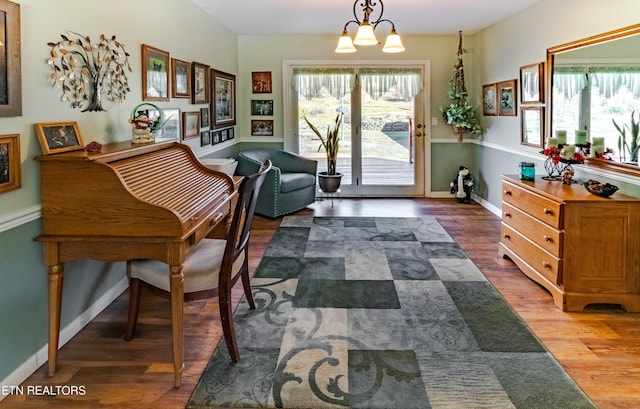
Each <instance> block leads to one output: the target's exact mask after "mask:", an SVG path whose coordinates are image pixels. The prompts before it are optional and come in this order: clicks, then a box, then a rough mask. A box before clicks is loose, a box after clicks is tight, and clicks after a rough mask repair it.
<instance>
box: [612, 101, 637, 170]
mask: <svg viewBox="0 0 640 409" xmlns="http://www.w3.org/2000/svg"><path fill="white" fill-rule="evenodd" d="M635 116H636V111H633V112H631V126H629V124H624V125H622V126H619V125H618V124H617V123H616V120H615V119H613V118H612V119H611V120H612V121H613V125H614V126H615V127H616V130H617V131H618V132H619V133H620V136H619V137H618V151H620V156H622V157H623V160H624V159H626V155H625V151H628V152H629V156H630V159H631V162H632V163H634V164H637V163H638V152H639V151H640V119H638V121H636V120H635ZM627 129H628V130H629V131H630V132H631V146H629V144H628V143H627Z"/></svg>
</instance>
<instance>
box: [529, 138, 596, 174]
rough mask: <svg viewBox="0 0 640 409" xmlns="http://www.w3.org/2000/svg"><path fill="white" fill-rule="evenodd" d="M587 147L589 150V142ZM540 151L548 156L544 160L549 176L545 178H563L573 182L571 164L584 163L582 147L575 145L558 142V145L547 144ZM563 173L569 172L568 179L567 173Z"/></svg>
mask: <svg viewBox="0 0 640 409" xmlns="http://www.w3.org/2000/svg"><path fill="white" fill-rule="evenodd" d="M586 148H587V150H588V149H589V145H588V144H587V146H586ZM540 153H542V154H544V156H546V157H547V160H546V161H545V162H544V169H545V170H546V171H547V173H548V174H549V176H545V177H544V179H548V180H563V182H564V183H571V176H572V175H573V170H572V168H571V165H574V164H580V163H584V152H583V151H582V147H580V149H579V150H576V146H575V145H563V144H558V145H557V146H547V147H546V148H545V149H543V150H542V151H540ZM563 173H567V175H566V176H567V179H568V181H567V180H565V179H564V176H565V175H563Z"/></svg>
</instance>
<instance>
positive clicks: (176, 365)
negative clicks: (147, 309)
mask: <svg viewBox="0 0 640 409" xmlns="http://www.w3.org/2000/svg"><path fill="white" fill-rule="evenodd" d="M183 284H184V277H183V276H182V266H171V269H170V281H169V285H170V290H171V326H172V335H173V376H174V381H175V386H176V388H177V387H179V386H180V384H181V383H182V369H183V368H184V330H183V328H184V327H183V312H184V310H183V307H184V287H183Z"/></svg>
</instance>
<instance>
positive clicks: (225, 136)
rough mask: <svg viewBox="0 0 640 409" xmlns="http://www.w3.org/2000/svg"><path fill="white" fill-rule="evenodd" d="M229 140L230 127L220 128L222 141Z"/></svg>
mask: <svg viewBox="0 0 640 409" xmlns="http://www.w3.org/2000/svg"><path fill="white" fill-rule="evenodd" d="M228 140H229V128H225V129H221V130H220V142H224V141H228Z"/></svg>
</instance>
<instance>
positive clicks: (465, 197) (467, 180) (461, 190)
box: [449, 166, 473, 203]
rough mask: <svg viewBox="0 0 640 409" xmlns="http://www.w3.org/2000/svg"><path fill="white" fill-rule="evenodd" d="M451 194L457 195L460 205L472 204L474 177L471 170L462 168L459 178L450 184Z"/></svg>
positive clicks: (459, 171)
mask: <svg viewBox="0 0 640 409" xmlns="http://www.w3.org/2000/svg"><path fill="white" fill-rule="evenodd" d="M449 186H450V187H451V194H455V195H456V199H458V202H459V203H471V191H472V190H473V176H472V175H471V173H470V172H469V168H467V167H465V166H460V169H459V170H458V176H457V177H456V178H455V179H454V180H453V182H451V183H450V184H449Z"/></svg>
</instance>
